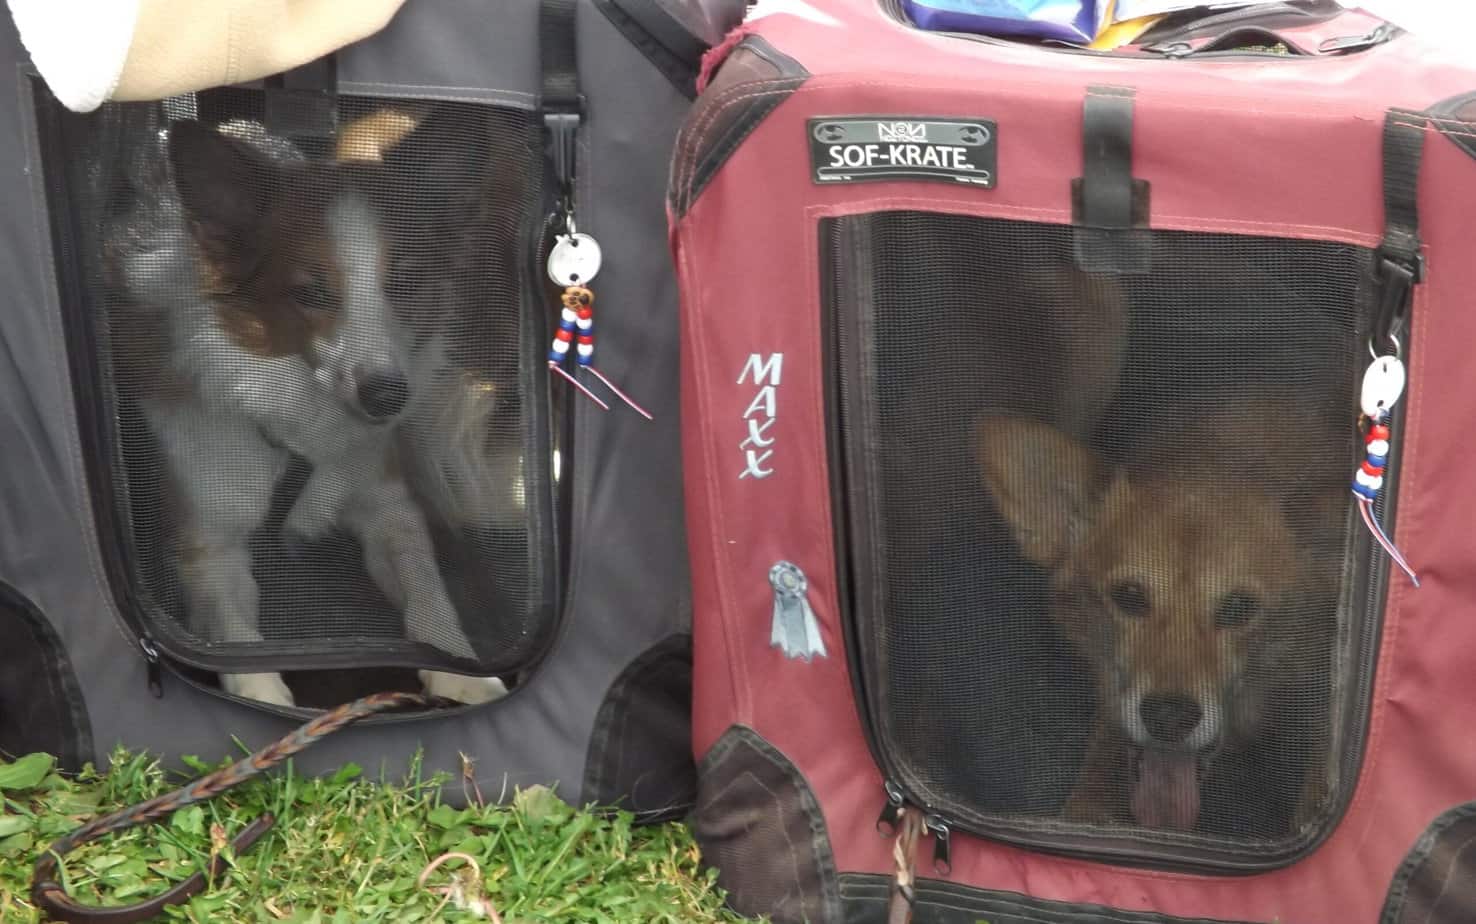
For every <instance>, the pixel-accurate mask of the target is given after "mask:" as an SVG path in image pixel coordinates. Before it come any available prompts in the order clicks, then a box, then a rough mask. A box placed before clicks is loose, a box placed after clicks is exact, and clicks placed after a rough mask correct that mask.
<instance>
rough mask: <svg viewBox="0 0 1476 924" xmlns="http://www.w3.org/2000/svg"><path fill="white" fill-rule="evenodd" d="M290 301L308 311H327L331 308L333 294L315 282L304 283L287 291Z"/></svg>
mask: <svg viewBox="0 0 1476 924" xmlns="http://www.w3.org/2000/svg"><path fill="white" fill-rule="evenodd" d="M288 294H289V295H291V296H292V300H293V301H294V302H297V303H298V304H299V305H301V306H302V307H304V308H306V309H307V310H309V311H329V310H331V309H332V308H333V304H334V302H333V293H332V292H330V291H328V287H327V286H326V285H324V284H323V283H321V282H318V281H317V280H313V281H312V282H304V283H301V284H299V285H295V286H293V287H292V288H291V289H289V290H288Z"/></svg>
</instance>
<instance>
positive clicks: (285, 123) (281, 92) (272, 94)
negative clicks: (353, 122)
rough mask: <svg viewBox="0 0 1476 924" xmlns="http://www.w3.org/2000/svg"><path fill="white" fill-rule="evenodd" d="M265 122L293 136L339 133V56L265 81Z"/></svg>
mask: <svg viewBox="0 0 1476 924" xmlns="http://www.w3.org/2000/svg"><path fill="white" fill-rule="evenodd" d="M262 86H263V87H264V92H263V106H264V108H265V115H264V120H265V121H264V124H265V125H266V128H267V130H268V131H270V132H272V134H275V135H281V136H283V137H285V138H292V139H295V140H296V139H311V138H329V139H331V138H333V137H334V136H335V135H337V134H338V57H337V56H336V55H334V54H326V55H324V56H323V57H321V58H318V59H317V60H316V61H309V62H307V63H306V64H303V65H300V66H298V67H295V68H293V69H292V70H290V71H286V72H284V73H281V74H273V75H271V76H270V77H267V78H265V79H263V80H262Z"/></svg>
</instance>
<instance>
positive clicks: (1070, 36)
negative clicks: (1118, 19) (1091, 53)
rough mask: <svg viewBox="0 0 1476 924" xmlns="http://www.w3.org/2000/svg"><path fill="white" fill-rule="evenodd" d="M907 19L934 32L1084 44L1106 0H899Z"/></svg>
mask: <svg viewBox="0 0 1476 924" xmlns="http://www.w3.org/2000/svg"><path fill="white" fill-rule="evenodd" d="M901 2H902V7H903V9H904V10H905V11H906V12H907V16H908V18H910V19H911V20H912V21H913V23H915V24H916V25H917V26H918V28H920V29H927V30H929V31H933V32H969V33H975V34H979V35H1001V36H1012V37H1021V38H1040V39H1055V40H1057V41H1062V42H1071V43H1073V44H1083V45H1084V44H1086V43H1088V42H1090V41H1091V40H1092V39H1093V38H1094V37H1096V34H1097V25H1098V21H1099V19H1100V18H1101V17H1100V15H1099V6H1104V5H1105V2H1106V0H901Z"/></svg>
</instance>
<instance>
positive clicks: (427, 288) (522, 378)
mask: <svg viewBox="0 0 1476 924" xmlns="http://www.w3.org/2000/svg"><path fill="white" fill-rule="evenodd" d="M273 92H274V91H271V90H267V91H248V90H221V91H211V92H209V93H202V94H197V95H192V96H188V97H181V98H176V99H171V100H168V101H165V102H162V103H158V104H110V105H107V106H104V107H103V108H102V109H101V110H99V111H98V112H96V113H93V114H91V115H89V116H85V117H83V116H75V115H72V114H69V113H66V112H64V111H62V110H61V109H60V107H59V106H58V105H57V104H56V103H55V102H54V101H53V100H51V99H50V97H49V96H48V95H47V94H46V93H45V91H44V90H41V89H40V88H39V87H38V89H37V105H38V109H39V112H40V116H41V118H40V122H41V125H42V128H43V142H44V151H45V155H46V157H45V164H44V166H45V170H46V174H47V181H48V187H49V189H50V194H51V199H52V202H51V206H52V214H53V216H54V219H55V223H56V226H55V232H54V239H55V241H56V244H57V247H56V253H57V256H58V276H59V282H60V288H61V292H62V301H63V308H64V311H65V314H66V318H67V320H68V323H69V328H70V330H69V333H70V336H71V342H72V344H73V348H74V349H73V354H74V355H73V367H74V373H75V376H74V377H75V379H76V382H77V387H78V390H79V399H80V406H81V408H82V409H83V417H84V422H85V423H88V424H90V426H91V433H92V435H93V439H92V443H91V448H93V449H94V450H95V451H94V453H93V454H94V455H96V456H100V457H102V458H99V459H97V460H94V461H95V467H94V476H93V477H94V481H95V482H97V483H96V484H95V485H94V490H95V491H97V492H98V505H97V506H98V508H99V511H100V512H99V519H100V522H102V523H103V525H104V528H105V529H107V528H108V527H109V525H110V526H111V531H110V534H105V535H104V544H105V546H107V547H108V549H109V552H110V553H111V554H112V555H113V557H114V559H115V561H114V562H113V566H114V567H113V570H114V572H115V575H114V577H115V580H118V581H119V582H120V583H121V584H123V585H124V586H122V587H121V588H120V593H119V596H120V599H121V600H122V601H123V602H124V603H125V605H126V606H127V607H129V609H130V610H131V611H132V615H133V616H134V617H135V618H136V619H139V620H141V621H142V622H143V624H144V626H145V627H146V628H147V630H148V631H150V632H151V633H152V634H154V635H155V636H156V637H157V638H158V639H159V640H160V641H161V643H163V644H165V645H166V646H168V647H169V648H170V649H171V650H172V651H174V652H175V653H180V654H183V655H185V656H186V657H187V659H189V660H193V661H194V662H195V663H200V664H202V665H206V664H209V665H225V666H232V667H248V666H253V665H257V664H259V665H260V667H261V668H262V669H294V668H299V669H308V668H325V667H352V666H368V665H375V664H378V665H388V664H401V665H403V666H419V667H431V668H434V667H443V668H452V669H456V668H460V669H465V670H468V671H472V672H487V673H491V672H496V671H507V670H512V669H516V668H518V667H520V666H522V665H525V664H526V663H527V662H528V661H529V659H530V658H532V657H534V656H536V654H537V653H538V652H539V650H540V647H541V645H542V643H543V641H544V640H546V639H547V638H548V637H549V634H550V629H551V625H550V622H551V618H552V616H551V614H552V611H553V606H552V601H551V594H552V590H551V588H552V587H553V575H552V569H553V558H554V553H553V545H552V526H551V524H552V494H551V489H550V481H551V476H552V472H551V467H550V464H549V462H550V455H551V454H550V452H549V450H548V441H549V437H548V431H549V427H548V424H547V419H546V418H547V413H546V410H545V405H546V398H547V395H546V392H545V391H544V388H545V385H544V384H543V381H544V380H543V378H541V377H539V376H538V375H537V373H538V372H539V371H540V370H539V369H538V367H537V363H536V362H535V360H536V359H537V357H538V356H539V355H540V351H539V348H538V344H540V343H541V342H545V341H546V336H547V335H546V327H545V324H546V322H545V321H544V320H543V318H542V316H541V312H540V309H539V308H538V307H537V306H539V305H541V304H545V301H544V299H543V291H542V289H541V288H540V286H541V283H540V282H539V281H538V277H537V276H536V275H534V271H533V268H532V267H533V261H534V258H535V249H536V246H537V237H538V235H537V226H538V224H539V219H540V217H541V215H542V214H543V210H542V197H543V192H542V189H541V185H540V176H541V163H542V161H541V154H540V151H539V146H538V131H537V126H536V123H535V120H534V118H533V116H532V114H531V113H528V112H523V111H516V110H509V109H498V108H491V107H482V106H474V105H466V104H449V103H436V104H430V103H418V102H407V101H398V102H396V101H390V100H378V99H369V98H361V97H353V98H350V97H340V98H338V99H337V100H336V101H334V102H333V103H332V104H331V105H330V106H324V105H323V103H324V100H323V98H312V97H311V95H308V96H305V97H300V96H288V95H286V93H283V94H282V95H281V96H274V95H272V94H273ZM279 92H280V91H279Z"/></svg>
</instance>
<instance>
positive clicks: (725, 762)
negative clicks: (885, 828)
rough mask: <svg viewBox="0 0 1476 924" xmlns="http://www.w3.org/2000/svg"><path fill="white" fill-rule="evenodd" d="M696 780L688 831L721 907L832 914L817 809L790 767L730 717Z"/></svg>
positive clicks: (831, 882)
mask: <svg viewBox="0 0 1476 924" xmlns="http://www.w3.org/2000/svg"><path fill="white" fill-rule="evenodd" d="M697 780H698V783H697V785H698V792H697V805H696V807H695V809H694V810H693V813H692V818H691V821H690V824H691V828H692V836H693V838H694V839H695V840H696V841H697V844H698V846H699V847H700V848H701V850H702V856H703V860H704V862H705V863H707V864H709V865H711V866H713V867H716V869H717V871H718V885H719V886H721V887H722V888H723V889H725V890H726V891H727V893H728V903H729V907H731V908H733V909H734V910H735V911H737V912H739V913H740V914H745V915H760V914H762V915H768V916H769V918H770V920H772V921H774V922H775V924H800V922H808V921H838V920H840V893H839V891H838V889H837V879H836V868H835V857H834V855H833V854H832V852H831V849H830V835H829V834H828V832H827V830H826V827H825V815H824V813H823V812H821V810H820V804H819V802H817V801H816V799H815V794H814V792H813V791H812V790H811V789H810V785H809V782H808V781H807V780H806V779H805V777H804V774H803V773H801V772H800V770H799V768H798V767H796V766H795V765H794V764H793V763H791V762H790V761H789V759H788V758H787V757H785V756H784V754H783V753H781V752H780V751H779V750H778V749H777V748H775V747H774V746H773V745H772V744H770V743H769V742H768V741H766V740H765V739H764V738H763V736H762V735H760V734H758V732H756V731H754V730H753V729H752V728H749V727H748V726H745V725H734V726H732V727H730V728H729V729H728V730H727V731H725V732H724V733H723V735H722V737H721V738H719V739H718V740H717V742H716V743H715V744H714V745H713V746H712V747H711V748H710V749H709V750H708V752H707V753H706V754H705V755H703V757H702V760H701V762H700V763H699V764H698V768H697ZM765 835H768V836H767V837H766V836H765Z"/></svg>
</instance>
